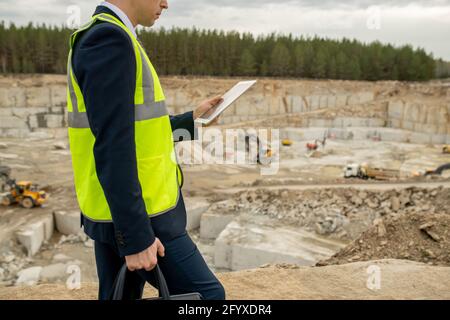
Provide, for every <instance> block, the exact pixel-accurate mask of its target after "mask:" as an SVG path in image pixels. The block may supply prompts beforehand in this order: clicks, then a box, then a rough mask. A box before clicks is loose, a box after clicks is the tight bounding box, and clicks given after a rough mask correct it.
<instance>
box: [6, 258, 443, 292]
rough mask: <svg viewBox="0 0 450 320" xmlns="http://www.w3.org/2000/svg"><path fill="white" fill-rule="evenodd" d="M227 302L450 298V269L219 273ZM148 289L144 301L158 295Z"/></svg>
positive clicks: (405, 264) (396, 264) (371, 266)
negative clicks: (244, 300) (253, 300)
mask: <svg viewBox="0 0 450 320" xmlns="http://www.w3.org/2000/svg"><path fill="white" fill-rule="evenodd" d="M218 277H219V279H220V280H221V282H222V283H223V285H224V287H225V289H226V292H227V299H233V300H234V299H236V300H243V299H250V300H252V299H264V300H270V299H291V300H297V299H450V267H435V266H428V265H426V264H420V263H416V262H411V261H405V260H380V261H369V262H357V263H352V264H346V265H339V266H326V267H294V266H270V267H267V268H259V269H252V270H245V271H239V272H230V273H222V274H218ZM155 294H156V292H155V290H154V289H152V288H150V287H147V288H146V291H145V297H150V296H153V295H155ZM96 295H97V285H96V284H92V283H91V284H83V285H82V288H81V289H80V290H75V291H70V290H68V289H66V287H65V286H64V285H63V284H51V285H50V284H49V285H40V286H34V287H25V288H21V287H8V288H0V299H11V300H15V299H55V300H56V299H96Z"/></svg>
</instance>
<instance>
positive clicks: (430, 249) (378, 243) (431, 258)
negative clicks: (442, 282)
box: [318, 213, 450, 266]
mask: <svg viewBox="0 0 450 320" xmlns="http://www.w3.org/2000/svg"><path fill="white" fill-rule="evenodd" d="M376 259H407V260H413V261H420V262H425V263H428V264H433V265H445V266H450V215H448V214H423V213H410V214H401V215H396V216H389V217H386V218H384V219H383V220H379V221H377V222H375V225H374V226H373V227H371V228H370V229H368V230H367V231H365V232H364V233H363V234H362V235H361V236H360V237H359V238H358V239H356V240H355V241H353V242H352V243H351V244H349V245H348V246H347V247H345V248H344V249H343V250H341V251H340V252H338V253H337V254H335V255H334V256H333V257H331V258H330V259H328V260H325V261H321V262H319V263H318V265H322V266H323V265H335V264H343V263H348V262H354V261H367V260H376Z"/></svg>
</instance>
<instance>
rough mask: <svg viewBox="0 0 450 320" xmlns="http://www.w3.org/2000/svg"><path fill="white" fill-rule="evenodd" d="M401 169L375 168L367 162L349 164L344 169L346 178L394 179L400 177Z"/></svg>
mask: <svg viewBox="0 0 450 320" xmlns="http://www.w3.org/2000/svg"><path fill="white" fill-rule="evenodd" d="M399 176H400V171H399V170H393V169H384V168H374V167H371V166H369V165H367V164H356V163H353V164H349V165H347V166H346V167H345V169H344V177H345V178H359V179H376V180H392V179H396V178H399Z"/></svg>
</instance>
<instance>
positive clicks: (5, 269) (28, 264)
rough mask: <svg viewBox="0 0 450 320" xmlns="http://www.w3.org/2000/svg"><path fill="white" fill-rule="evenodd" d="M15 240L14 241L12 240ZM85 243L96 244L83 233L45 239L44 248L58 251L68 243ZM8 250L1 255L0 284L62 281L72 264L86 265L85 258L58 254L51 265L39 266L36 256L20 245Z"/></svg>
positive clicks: (12, 246)
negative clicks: (55, 238) (83, 261)
mask: <svg viewBox="0 0 450 320" xmlns="http://www.w3.org/2000/svg"><path fill="white" fill-rule="evenodd" d="M11 242H13V241H11ZM75 243H77V244H83V246H84V247H86V248H92V247H93V241H92V240H90V239H88V237H87V236H86V235H85V234H84V233H82V232H80V233H79V234H69V235H59V240H58V241H55V242H49V241H45V242H44V243H43V244H42V245H41V247H40V249H39V250H40V251H46V252H58V251H59V249H61V247H62V246H63V245H64V244H75ZM10 248H11V250H8V251H6V252H4V253H2V254H1V255H0V286H12V285H34V284H37V283H39V282H58V281H63V280H65V279H66V278H67V277H68V269H69V267H70V266H73V265H77V266H79V265H80V264H82V262H81V261H79V260H77V259H74V258H71V257H69V256H66V255H65V254H61V253H55V254H52V258H51V261H50V263H49V264H47V265H42V266H41V265H36V259H37V258H36V257H34V256H33V257H31V256H29V255H28V254H26V253H25V252H24V250H21V249H22V248H21V247H20V246H18V245H17V244H14V243H13V244H11V245H10Z"/></svg>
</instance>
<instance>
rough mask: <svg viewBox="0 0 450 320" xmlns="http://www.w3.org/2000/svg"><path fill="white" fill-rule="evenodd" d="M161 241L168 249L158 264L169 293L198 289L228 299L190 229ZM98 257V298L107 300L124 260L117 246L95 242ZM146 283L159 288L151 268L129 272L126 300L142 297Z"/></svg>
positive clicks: (210, 297)
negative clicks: (149, 269) (191, 236)
mask: <svg viewBox="0 0 450 320" xmlns="http://www.w3.org/2000/svg"><path fill="white" fill-rule="evenodd" d="M161 242H162V244H163V245H164V248H165V256H164V257H159V256H158V265H159V266H160V268H161V271H162V273H163V274H164V277H165V279H166V282H167V286H168V287H169V291H170V294H174V295H175V294H183V293H191V292H199V293H200V294H201V295H202V296H203V298H204V299H206V300H224V299H225V290H224V288H223V286H222V284H221V283H220V282H219V280H218V279H217V278H216V276H215V275H214V274H213V273H212V272H211V270H210V269H209V267H208V266H207V264H206V262H205V260H204V259H203V257H202V255H201V254H200V252H199V251H198V249H197V246H196V245H195V243H194V242H193V241H192V239H191V238H190V237H189V234H188V233H187V232H185V233H184V234H182V235H181V236H179V237H176V238H173V239H171V240H168V241H165V242H164V241H162V240H161ZM95 260H96V262H97V273H98V278H99V294H98V298H99V299H100V300H106V299H109V298H110V295H111V291H112V287H113V283H114V280H115V278H116V275H117V274H118V272H119V270H120V268H121V266H122V265H123V264H124V263H125V259H124V258H121V257H120V255H119V252H118V250H117V247H116V246H115V245H111V244H108V243H103V242H99V241H95ZM145 282H148V283H150V284H151V285H152V286H154V287H156V284H155V279H154V274H153V272H152V271H145V270H138V271H135V272H130V271H128V273H127V277H126V283H125V289H124V299H132V300H134V299H140V298H141V297H142V293H143V289H144V285H145Z"/></svg>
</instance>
